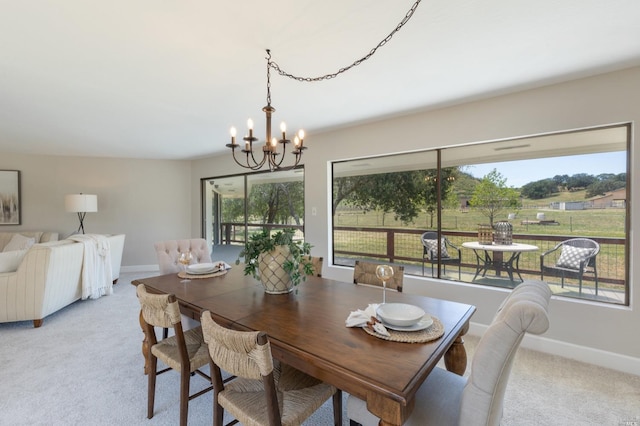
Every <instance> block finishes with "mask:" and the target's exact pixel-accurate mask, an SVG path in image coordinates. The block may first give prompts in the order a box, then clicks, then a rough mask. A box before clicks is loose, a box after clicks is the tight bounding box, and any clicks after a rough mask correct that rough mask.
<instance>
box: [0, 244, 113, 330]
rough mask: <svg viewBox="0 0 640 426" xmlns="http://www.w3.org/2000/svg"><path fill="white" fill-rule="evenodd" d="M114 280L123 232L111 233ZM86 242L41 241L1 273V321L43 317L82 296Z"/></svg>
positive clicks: (39, 322)
mask: <svg viewBox="0 0 640 426" xmlns="http://www.w3.org/2000/svg"><path fill="white" fill-rule="evenodd" d="M108 239H109V244H110V253H111V266H112V277H113V281H114V283H115V282H116V281H117V280H118V278H119V276H120V265H121V262H122V251H123V249H124V239H125V236H124V234H119V235H111V236H108ZM83 256H84V245H83V244H82V243H80V242H76V241H72V240H68V239H67V240H61V241H52V242H45V243H39V244H35V245H34V246H32V247H31V248H30V249H29V250H28V251H27V252H26V254H25V255H24V258H23V259H22V262H21V263H20V264H19V266H18V268H17V270H16V271H14V272H4V273H0V322H11V321H29V320H33V325H34V327H39V326H40V325H42V321H43V319H44V318H45V317H46V316H47V315H50V314H52V313H54V312H56V311H58V310H60V309H62V308H64V307H65V306H67V305H69V304H71V303H73V302H75V301H76V300H79V299H80V298H81V297H82V280H81V276H82V264H83Z"/></svg>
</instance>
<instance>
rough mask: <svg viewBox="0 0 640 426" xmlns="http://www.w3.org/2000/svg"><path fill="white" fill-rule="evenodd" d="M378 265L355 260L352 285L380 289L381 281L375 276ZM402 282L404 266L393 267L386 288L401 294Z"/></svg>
mask: <svg viewBox="0 0 640 426" xmlns="http://www.w3.org/2000/svg"><path fill="white" fill-rule="evenodd" d="M378 265H379V263H371V262H363V261H361V260H356V263H355V265H354V267H353V283H354V284H366V285H374V286H377V287H382V281H381V280H380V279H379V278H378V277H377V275H376V268H377V267H378ZM403 280H404V266H393V278H391V279H390V280H389V281H388V282H387V288H388V289H391V290H396V291H399V292H402V282H403Z"/></svg>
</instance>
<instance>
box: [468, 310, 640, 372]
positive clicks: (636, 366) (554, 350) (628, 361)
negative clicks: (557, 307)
mask: <svg viewBox="0 0 640 426" xmlns="http://www.w3.org/2000/svg"><path fill="white" fill-rule="evenodd" d="M486 329H487V326H486V325H484V324H477V323H473V322H472V323H471V324H470V325H469V333H468V334H470V335H473V336H478V337H480V336H482V335H483V334H484V332H485V330H486ZM521 347H523V348H527V349H532V350H534V351H540V352H544V353H548V354H551V355H557V356H561V357H564V358H569V359H575V360H577V361H581V362H586V363H588V364H593V365H597V366H600V367H604V368H610V369H612V370H617V371H622V372H623V373H628V374H633V375H635V376H640V358H634V357H630V356H628V355H621V354H617V353H614V352H608V351H603V350H601V349H595V348H590V347H588V346H580V345H575V344H573V343H567V342H562V341H559V340H552V339H549V338H546V337H544V336H535V335H531V334H527V335H526V336H525V337H524V339H523V340H522V344H521Z"/></svg>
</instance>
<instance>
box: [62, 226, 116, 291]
mask: <svg viewBox="0 0 640 426" xmlns="http://www.w3.org/2000/svg"><path fill="white" fill-rule="evenodd" d="M69 239H70V240H73V241H78V242H80V243H82V244H84V259H83V262H82V300H85V299H98V298H99V297H100V296H104V295H107V296H108V295H111V294H113V275H112V272H111V247H110V245H109V240H108V239H107V237H106V236H104V235H97V234H84V235H82V234H76V235H72V236H70V237H69Z"/></svg>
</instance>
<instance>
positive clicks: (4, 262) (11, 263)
mask: <svg viewBox="0 0 640 426" xmlns="http://www.w3.org/2000/svg"><path fill="white" fill-rule="evenodd" d="M27 251H29V250H28V249H25V250H13V251H8V252H2V253H0V273H2V272H15V271H17V270H18V266H20V263H22V258H23V257H24V255H25V254H27Z"/></svg>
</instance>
